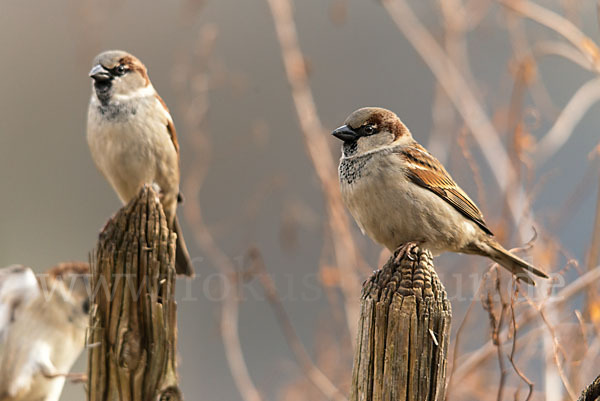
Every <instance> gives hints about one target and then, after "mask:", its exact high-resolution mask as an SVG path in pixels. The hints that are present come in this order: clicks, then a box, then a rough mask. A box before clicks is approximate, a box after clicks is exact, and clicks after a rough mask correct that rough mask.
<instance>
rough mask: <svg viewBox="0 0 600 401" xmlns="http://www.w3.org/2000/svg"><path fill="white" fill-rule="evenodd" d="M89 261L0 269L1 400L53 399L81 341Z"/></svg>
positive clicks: (79, 348)
mask: <svg viewBox="0 0 600 401" xmlns="http://www.w3.org/2000/svg"><path fill="white" fill-rule="evenodd" d="M88 274H89V266H88V264H87V263H83V262H70V263H62V264H60V265H58V266H56V267H53V268H52V269H50V270H49V271H48V272H47V273H46V274H42V275H39V276H38V277H36V276H35V274H34V273H33V271H32V270H31V269H30V268H28V267H25V266H19V265H15V266H10V267H6V268H4V269H0V400H2V401H58V399H59V397H60V394H61V392H62V388H63V385H64V383H65V378H67V377H81V375H80V374H69V370H70V369H71V367H72V365H73V363H75V360H76V359H77V357H78V356H79V354H80V353H81V351H82V350H83V347H84V345H85V333H86V329H87V327H88V320H89V319H88V312H89V305H90V302H89V280H88Z"/></svg>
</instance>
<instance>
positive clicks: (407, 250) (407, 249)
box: [394, 242, 418, 264]
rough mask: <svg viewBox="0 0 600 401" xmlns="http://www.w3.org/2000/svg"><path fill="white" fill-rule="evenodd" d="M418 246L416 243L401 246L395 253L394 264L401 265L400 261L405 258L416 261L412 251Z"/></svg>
mask: <svg viewBox="0 0 600 401" xmlns="http://www.w3.org/2000/svg"><path fill="white" fill-rule="evenodd" d="M417 245H418V244H417V243H416V242H407V243H405V244H402V245H400V246H399V247H398V249H396V251H395V254H396V256H395V257H394V263H396V264H398V263H400V260H402V258H404V256H406V257H407V258H408V259H410V260H412V261H414V260H415V259H414V258H413V256H412V251H413V249H414V248H415V247H416V246H417Z"/></svg>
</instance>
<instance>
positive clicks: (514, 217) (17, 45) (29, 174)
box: [0, 0, 600, 401]
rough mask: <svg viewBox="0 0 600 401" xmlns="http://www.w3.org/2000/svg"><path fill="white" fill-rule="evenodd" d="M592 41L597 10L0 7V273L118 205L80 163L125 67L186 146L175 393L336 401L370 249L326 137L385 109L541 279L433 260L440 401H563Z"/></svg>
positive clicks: (378, 254)
mask: <svg viewBox="0 0 600 401" xmlns="http://www.w3.org/2000/svg"><path fill="white" fill-rule="evenodd" d="M599 32H600V26H599V23H598V12H597V4H596V2H594V1H592V0H548V1H543V2H542V1H538V2H533V1H524V0H442V1H433V0H429V1H415V0H410V1H409V0H383V1H381V2H376V1H359V0H327V1H292V0H252V1H245V2H234V1H215V0H179V1H173V2H150V3H149V2H144V1H142V0H131V1H125V2H119V1H115V0H107V1H105V2H101V3H99V2H93V1H91V0H79V1H74V0H57V1H55V2H52V4H50V3H48V4H46V3H40V4H37V5H36V6H35V7H33V6H32V4H30V3H27V2H22V1H17V0H7V1H3V2H2V3H1V4H0V51H1V52H2V55H3V57H2V58H3V63H0V77H2V78H1V79H0V132H1V133H0V171H2V173H1V175H0V176H1V177H2V180H1V183H2V188H3V194H4V196H2V197H0V210H2V213H1V217H0V218H1V221H2V224H1V225H0V264H1V265H3V266H4V265H8V264H11V263H23V264H27V265H31V266H41V267H42V266H48V265H52V264H53V263H55V262H57V261H59V260H72V259H82V258H85V257H87V254H88V252H89V250H90V249H91V248H92V247H93V244H94V243H95V240H96V238H97V234H98V232H99V229H100V228H101V227H102V225H103V224H104V222H105V221H106V219H107V218H108V217H109V216H110V215H112V213H113V212H114V211H115V210H116V209H117V208H118V207H119V202H118V200H117V199H116V197H115V196H114V194H113V191H112V190H111V189H110V188H109V187H108V185H107V184H106V182H105V181H104V180H103V178H102V177H100V174H99V173H97V172H96V170H95V168H94V166H93V164H92V162H91V158H90V156H89V151H88V149H87V144H86V140H85V116H86V109H87V102H88V98H89V95H90V90H91V89H90V82H89V79H88V77H87V72H88V70H89V68H90V63H91V59H92V57H93V56H94V55H95V54H97V53H98V52H99V51H101V50H105V49H108V48H122V49H124V50H127V51H130V52H132V53H133V54H135V55H136V56H138V57H139V58H140V59H141V60H142V61H143V62H144V63H145V64H146V65H147V66H148V68H149V74H150V76H151V78H152V81H153V83H154V85H155V87H156V88H157V90H158V91H159V92H160V93H161V95H162V97H163V98H164V99H165V101H166V102H167V104H168V105H169V107H170V109H171V112H172V114H173V117H174V120H175V125H176V127H177V130H178V134H179V137H180V144H181V149H182V159H181V160H182V174H183V176H182V190H183V193H184V196H185V197H186V202H185V204H184V205H183V208H182V210H180V214H181V215H182V217H183V229H184V231H186V232H187V233H189V234H188V237H189V238H190V240H188V241H189V242H190V244H189V246H190V252H191V254H192V256H193V257H194V263H195V268H196V271H197V277H196V278H195V279H194V280H193V281H185V280H181V281H180V282H179V283H178V288H177V291H178V293H177V297H178V304H179V306H178V311H179V325H180V330H179V352H180V356H181V365H180V369H179V372H180V375H181V387H182V390H183V393H184V394H185V395H186V396H187V397H188V398H190V399H192V398H194V397H195V395H196V394H201V395H202V399H206V400H212V399H227V400H244V401H250V400H252V401H257V400H265V401H266V400H282V401H295V400H306V399H311V400H326V399H344V398H345V396H346V395H347V390H348V386H349V380H350V374H351V364H352V349H353V346H354V333H355V331H356V326H355V325H356V323H357V310H358V307H359V297H360V294H359V292H360V290H359V289H360V283H362V281H363V280H364V279H365V278H366V277H368V275H369V272H370V271H372V270H374V269H376V268H377V267H378V266H380V265H381V264H382V261H383V260H385V258H386V257H387V252H385V251H382V250H381V247H379V246H378V245H376V244H373V243H371V242H370V240H368V239H367V238H366V237H363V236H362V235H361V234H360V232H359V230H358V228H357V227H356V226H355V224H354V223H353V222H352V220H351V219H350V218H349V216H348V214H347V213H346V211H345V210H344V208H343V206H342V204H341V202H340V199H339V192H338V189H337V171H336V166H337V158H338V157H339V144H338V143H336V141H335V140H333V139H331V138H330V137H329V132H330V131H331V130H332V129H333V128H335V127H337V126H339V125H341V123H342V121H343V120H344V118H345V117H346V116H347V115H348V114H349V113H350V112H351V111H353V110H354V109H356V108H358V107H361V106H367V105H371V106H375V105H377V106H382V107H386V108H389V109H391V110H393V111H395V112H397V113H398V115H399V116H400V117H401V118H402V119H403V120H404V122H405V123H406V124H407V125H408V126H409V127H410V128H411V130H412V132H413V135H414V136H415V137H416V139H417V140H418V141H419V142H421V143H422V144H424V145H426V146H427V147H428V148H429V149H430V151H431V152H432V153H433V154H434V155H435V156H436V157H438V158H439V159H440V161H442V162H443V163H445V165H446V167H447V168H448V170H449V171H450V172H451V173H452V175H453V176H454V178H455V179H456V181H457V182H458V183H459V184H460V185H461V186H462V187H463V188H464V189H465V190H466V191H467V192H468V193H470V194H471V195H472V197H473V198H475V199H476V201H477V202H478V203H479V205H480V206H481V208H482V210H483V212H484V214H485V215H486V217H487V220H488V222H489V223H490V226H491V228H492V231H494V232H495V233H496V235H497V236H498V237H499V239H500V240H501V242H503V243H505V244H506V245H507V246H509V247H524V248H526V249H524V250H523V254H524V255H530V256H531V257H532V260H533V261H534V262H535V263H536V265H539V266H541V267H542V268H544V269H545V270H546V271H548V272H549V273H552V276H553V280H552V281H551V282H548V283H546V284H544V285H540V286H538V287H537V288H536V289H535V290H534V289H532V288H520V289H517V288H516V287H514V284H513V283H512V282H511V278H510V277H508V276H506V275H505V274H504V273H502V272H498V271H496V269H495V268H493V267H491V266H490V265H489V264H487V262H486V261H485V260H483V259H480V258H476V257H467V256H457V255H444V256H441V257H440V258H438V259H437V260H436V266H438V268H439V272H438V273H439V276H440V279H441V280H442V282H443V283H444V284H445V285H446V289H447V292H448V296H449V298H450V301H451V302H452V306H453V315H454V319H453V320H454V324H453V328H452V329H453V338H452V341H451V345H450V348H451V350H452V352H453V355H451V360H452V364H451V366H450V369H451V380H450V388H449V394H448V397H447V399H448V400H514V399H517V400H526V399H529V400H549V401H554V400H557V401H558V400H574V399H576V398H577V396H578V395H579V392H580V391H581V390H582V389H583V388H584V387H585V386H586V385H587V384H589V383H590V382H591V381H592V380H593V379H594V378H595V377H596V376H597V375H598V373H600V371H598V366H600V336H599V331H598V330H599V328H600V300H599V298H598V284H597V282H598V279H599V277H600V267H599V266H598V265H599V263H600V261H599V248H600V195H599V194H598V183H599V182H600V179H599V175H600V174H599V171H600V163H599V160H600V157H599V156H600V155H599V154H600V134H599V130H598V127H599V126H600V113H598V110H599V108H598V100H600V84H599V82H600V81H599V80H600V78H599V77H598V73H599V72H600V51H599V49H598V43H600V33H599ZM40 193H42V194H43V196H44V197H45V198H46V201H45V202H40V198H39V194H40ZM57 226H60V227H62V228H63V229H62V230H61V231H60V232H56V230H55V227H57ZM534 237H535V239H534V240H533V241H531V243H529V244H528V241H530V240H531V239H532V238H534ZM32 249H36V251H35V253H34V252H32V251H31V250H32ZM528 257H529V256H528ZM77 366H78V369H79V370H83V369H84V366H85V362H84V361H83V360H81V361H80V362H79V363H78V365H77ZM530 384H533V385H532V386H531V385H530ZM82 391H83V390H82V389H81V388H80V387H77V385H73V384H70V385H67V386H66V388H65V393H64V394H63V399H64V400H67V401H68V400H76V399H81V396H82Z"/></svg>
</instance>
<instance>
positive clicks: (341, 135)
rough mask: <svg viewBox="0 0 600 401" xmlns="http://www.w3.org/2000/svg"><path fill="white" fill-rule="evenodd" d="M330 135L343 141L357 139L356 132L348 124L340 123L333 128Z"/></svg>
mask: <svg viewBox="0 0 600 401" xmlns="http://www.w3.org/2000/svg"><path fill="white" fill-rule="evenodd" d="M331 135H333V136H335V137H336V138H337V139H341V140H342V141H344V142H352V141H355V140H356V139H358V134H357V133H356V132H355V131H354V130H353V129H352V128H350V127H349V126H348V125H342V126H341V127H339V128H337V129H336V130H334V131H333V132H332V133H331Z"/></svg>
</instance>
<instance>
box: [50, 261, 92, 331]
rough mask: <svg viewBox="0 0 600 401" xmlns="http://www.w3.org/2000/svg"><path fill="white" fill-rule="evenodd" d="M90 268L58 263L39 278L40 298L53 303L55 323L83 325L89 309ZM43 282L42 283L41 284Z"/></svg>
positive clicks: (86, 265)
mask: <svg viewBox="0 0 600 401" xmlns="http://www.w3.org/2000/svg"><path fill="white" fill-rule="evenodd" d="M89 275H90V268H89V264H87V263H85V262H65V263H60V264H58V265H56V266H54V267H52V268H51V269H49V270H48V271H47V274H46V275H43V276H41V277H40V278H39V280H40V287H41V290H42V296H44V298H45V300H46V301H52V302H54V304H53V307H52V310H53V312H55V313H56V314H57V316H58V318H57V321H61V320H64V319H66V321H67V322H69V323H73V324H75V325H78V326H79V325H85V324H86V322H87V316H88V313H89V309H90V288H89V285H90V284H89V283H90V281H89V280H90V278H89ZM42 280H44V282H42Z"/></svg>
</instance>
